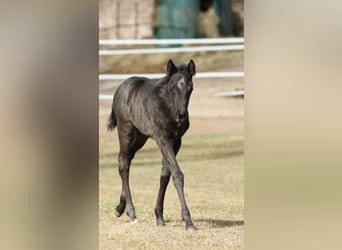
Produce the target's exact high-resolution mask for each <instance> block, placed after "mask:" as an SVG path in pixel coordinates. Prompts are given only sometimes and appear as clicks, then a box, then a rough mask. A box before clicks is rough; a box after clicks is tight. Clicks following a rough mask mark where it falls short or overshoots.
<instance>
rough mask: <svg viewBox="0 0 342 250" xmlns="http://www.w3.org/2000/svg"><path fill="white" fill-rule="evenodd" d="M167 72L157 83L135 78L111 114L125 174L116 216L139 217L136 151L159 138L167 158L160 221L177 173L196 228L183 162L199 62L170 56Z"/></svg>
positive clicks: (185, 215) (185, 216)
mask: <svg viewBox="0 0 342 250" xmlns="http://www.w3.org/2000/svg"><path fill="white" fill-rule="evenodd" d="M166 73H167V75H166V76H165V77H164V78H162V79H160V80H158V81H154V80H151V79H148V78H143V77H132V78H129V79H127V80H126V81H124V82H123V83H122V84H121V85H120V86H119V87H118V89H117V91H116V93H115V95H114V99H113V105H112V112H111V115H110V118H109V123H108V130H112V129H114V128H115V127H117V128H118V136H119V142H120V153H119V174H120V176H121V180H122V193H121V196H120V203H119V205H118V206H117V207H116V211H115V214H116V215H117V216H118V217H119V216H121V215H122V214H123V212H124V210H125V209H126V213H127V215H128V216H129V218H130V220H131V221H134V220H135V219H136V216H135V211H134V206H133V202H132V198H131V192H130V187H129V169H130V164H131V161H132V159H133V158H134V155H135V153H136V152H137V151H138V150H139V149H140V148H141V147H142V146H144V144H145V142H146V141H147V139H148V138H149V137H151V138H153V139H154V140H155V141H156V142H157V145H158V146H159V148H160V151H161V153H162V156H163V160H162V165H163V167H162V171H161V176H160V188H159V193H158V198H157V203H156V207H155V210H154V211H155V215H156V217H157V225H159V226H164V225H165V221H164V218H163V207H164V197H165V191H166V188H167V185H168V183H169V180H170V176H172V180H173V184H174V185H175V187H176V190H177V193H178V197H179V200H180V204H181V214H182V218H183V220H184V221H185V225H186V229H189V230H195V229H196V227H195V226H194V224H193V223H192V220H191V217H190V212H189V209H188V207H187V205H186V201H185V197H184V191H183V186H184V176H183V173H182V171H181V169H180V167H179V165H178V163H177V160H176V155H177V153H178V151H179V149H180V146H181V142H182V136H183V135H184V133H185V132H186V131H187V129H188V128H189V114H188V104H189V99H190V95H191V92H192V76H193V75H194V74H195V73H196V69H195V63H194V62H193V61H192V60H190V62H189V64H188V65H180V66H178V67H177V66H175V65H174V63H173V62H172V61H171V60H169V61H168V63H167V72H166Z"/></svg>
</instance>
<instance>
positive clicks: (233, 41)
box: [99, 38, 244, 100]
mask: <svg viewBox="0 0 342 250" xmlns="http://www.w3.org/2000/svg"><path fill="white" fill-rule="evenodd" d="M241 43H242V44H241ZM243 43H244V38H205V39H141V40H131V39H129V40H99V45H112V46H115V45H168V44H229V45H214V46H196V47H176V48H146V49H117V50H114V49H102V50H100V51H99V55H100V56H113V55H133V54H156V53H180V52H199V51H236V50H244V44H243ZM131 76H140V77H147V78H152V79H156V78H161V77H163V76H165V74H100V75H99V80H124V79H127V78H129V77H131ZM216 77H244V72H199V73H197V74H196V78H216ZM239 95H244V91H243V90H242V91H235V92H234V91H233V92H232V91H231V92H224V93H219V94H217V96H239ZM99 99H101V100H111V99H112V96H109V95H99Z"/></svg>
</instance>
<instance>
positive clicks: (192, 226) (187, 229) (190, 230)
mask: <svg viewBox="0 0 342 250" xmlns="http://www.w3.org/2000/svg"><path fill="white" fill-rule="evenodd" d="M196 230H197V228H196V227H195V226H194V225H191V226H188V227H186V231H188V232H193V231H196Z"/></svg>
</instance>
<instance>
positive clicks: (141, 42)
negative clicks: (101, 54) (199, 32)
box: [99, 37, 245, 45]
mask: <svg viewBox="0 0 342 250" xmlns="http://www.w3.org/2000/svg"><path fill="white" fill-rule="evenodd" d="M244 42H245V39H244V38H242V37H230V38H203V39H197V38H196V39H140V40H133V39H125V40H124V39H120V40H100V41H99V45H167V44H232V43H244Z"/></svg>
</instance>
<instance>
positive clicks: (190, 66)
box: [188, 59, 196, 75]
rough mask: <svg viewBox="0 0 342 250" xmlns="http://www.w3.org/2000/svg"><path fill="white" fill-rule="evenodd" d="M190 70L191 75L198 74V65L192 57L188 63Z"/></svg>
mask: <svg viewBox="0 0 342 250" xmlns="http://www.w3.org/2000/svg"><path fill="white" fill-rule="evenodd" d="M188 71H189V73H190V74H191V75H195V74H196V66H195V63H194V61H193V60H192V59H190V62H189V63H188Z"/></svg>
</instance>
